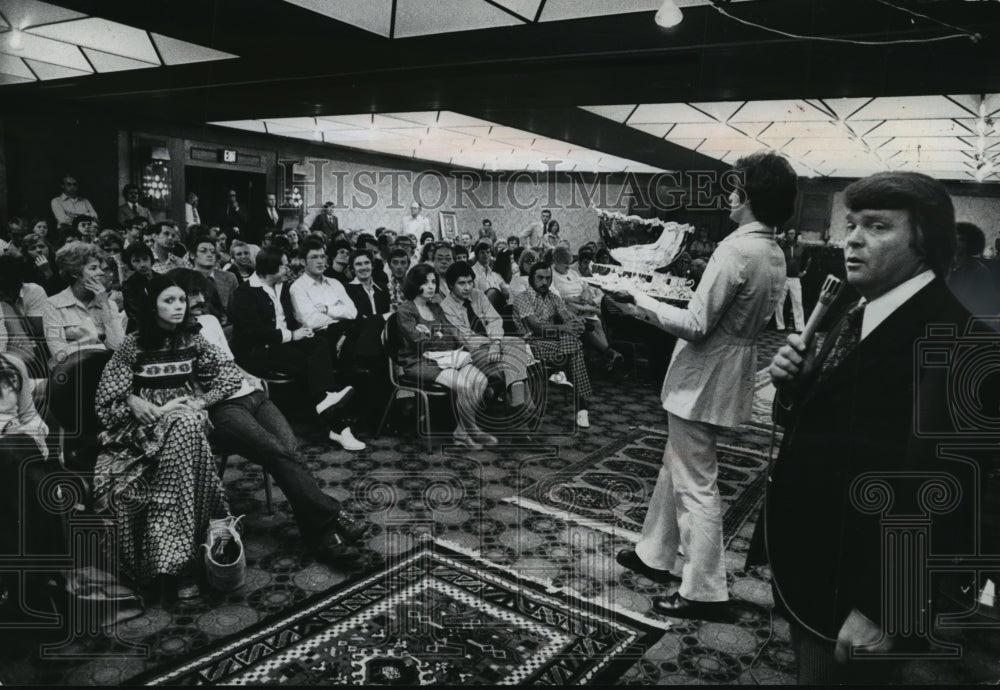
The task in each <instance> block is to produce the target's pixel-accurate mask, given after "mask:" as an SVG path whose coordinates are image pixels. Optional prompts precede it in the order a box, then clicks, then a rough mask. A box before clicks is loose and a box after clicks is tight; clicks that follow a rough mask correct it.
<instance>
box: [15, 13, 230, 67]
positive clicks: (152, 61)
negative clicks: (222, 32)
mask: <svg viewBox="0 0 1000 690" xmlns="http://www.w3.org/2000/svg"><path fill="white" fill-rule="evenodd" d="M0 14H2V18H0V27H3V26H6V25H7V24H8V23H9V24H10V25H11V26H13V27H16V28H18V29H21V32H20V35H19V39H20V43H21V45H19V46H17V47H15V46H13V45H12V41H13V38H14V36H15V34H14V32H12V31H4V32H2V33H0V74H5V75H7V76H9V77H16V79H4V80H3V81H2V82H0V83H2V84H13V83H23V81H24V80H28V81H34V80H36V79H43V80H46V79H64V78H68V77H80V76H87V75H90V74H94V73H105V72H122V71H126V70H134V69H148V68H150V67H161V66H163V65H180V64H187V63H191V62H204V61H208V60H221V59H227V58H234V57H236V56H235V55H231V54H229V53H224V52H222V51H219V50H214V49H212V48H206V47H204V46H198V45H195V44H193V43H188V42H186V41H179V40H177V39H174V38H169V37H167V36H160V35H159V34H150V33H148V32H147V31H145V30H143V29H137V28H135V27H131V26H126V25H125V24H120V23H118V22H112V21H109V20H107V19H102V18H100V17H88V16H87V15H85V14H81V13H79V12H74V11H72V10H66V9H63V8H61V7H58V6H56V5H51V4H49V3H45V2H40V1H39V0H0ZM4 20H6V22H5V21H4ZM27 66H30V67H31V70H32V72H29V74H25V69H26V68H27Z"/></svg>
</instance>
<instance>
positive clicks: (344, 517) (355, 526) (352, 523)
mask: <svg viewBox="0 0 1000 690" xmlns="http://www.w3.org/2000/svg"><path fill="white" fill-rule="evenodd" d="M334 529H335V530H336V531H337V534H339V535H340V536H341V537H343V538H344V541H346V542H349V543H352V544H353V543H354V542H356V541H360V540H361V538H362V537H364V536H365V533H366V532H367V531H368V523H367V522H358V521H357V520H355V519H354V518H352V517H351V516H350V515H348V514H347V513H345V512H344V511H343V510H341V511H339V512H338V513H337V517H336V521H335V522H334Z"/></svg>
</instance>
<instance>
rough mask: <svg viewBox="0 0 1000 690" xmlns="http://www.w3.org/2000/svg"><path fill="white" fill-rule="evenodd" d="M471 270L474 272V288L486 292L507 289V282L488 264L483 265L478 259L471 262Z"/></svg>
mask: <svg viewBox="0 0 1000 690" xmlns="http://www.w3.org/2000/svg"><path fill="white" fill-rule="evenodd" d="M472 272H473V273H475V274H476V289H477V290H482V291H483V292H486V291H487V290H490V289H493V290H500V291H501V292H503V291H504V290H507V289H508V287H507V282H506V281H505V280H504V279H503V278H501V277H500V274H499V273H497V272H496V271H494V270H493V269H492V268H490V267H489V266H483V265H482V264H481V263H479V262H478V261H477V262H476V263H474V264H472Z"/></svg>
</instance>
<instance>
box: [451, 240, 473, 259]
mask: <svg viewBox="0 0 1000 690" xmlns="http://www.w3.org/2000/svg"><path fill="white" fill-rule="evenodd" d="M451 255H452V261H464V262H465V263H469V248H468V247H466V246H465V245H464V244H457V243H456V244H454V245H452V248H451Z"/></svg>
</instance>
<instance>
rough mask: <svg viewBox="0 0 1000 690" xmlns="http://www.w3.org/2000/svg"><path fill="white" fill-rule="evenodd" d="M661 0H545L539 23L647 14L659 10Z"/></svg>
mask: <svg viewBox="0 0 1000 690" xmlns="http://www.w3.org/2000/svg"><path fill="white" fill-rule="evenodd" d="M662 4H663V0H546V3H545V7H544V8H543V9H542V16H541V18H540V19H541V21H543V22H557V21H562V20H565V19H580V18H582V17H600V16H603V15H607V14H625V13H627V12H649V11H652V10H658V9H660V5H662Z"/></svg>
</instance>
